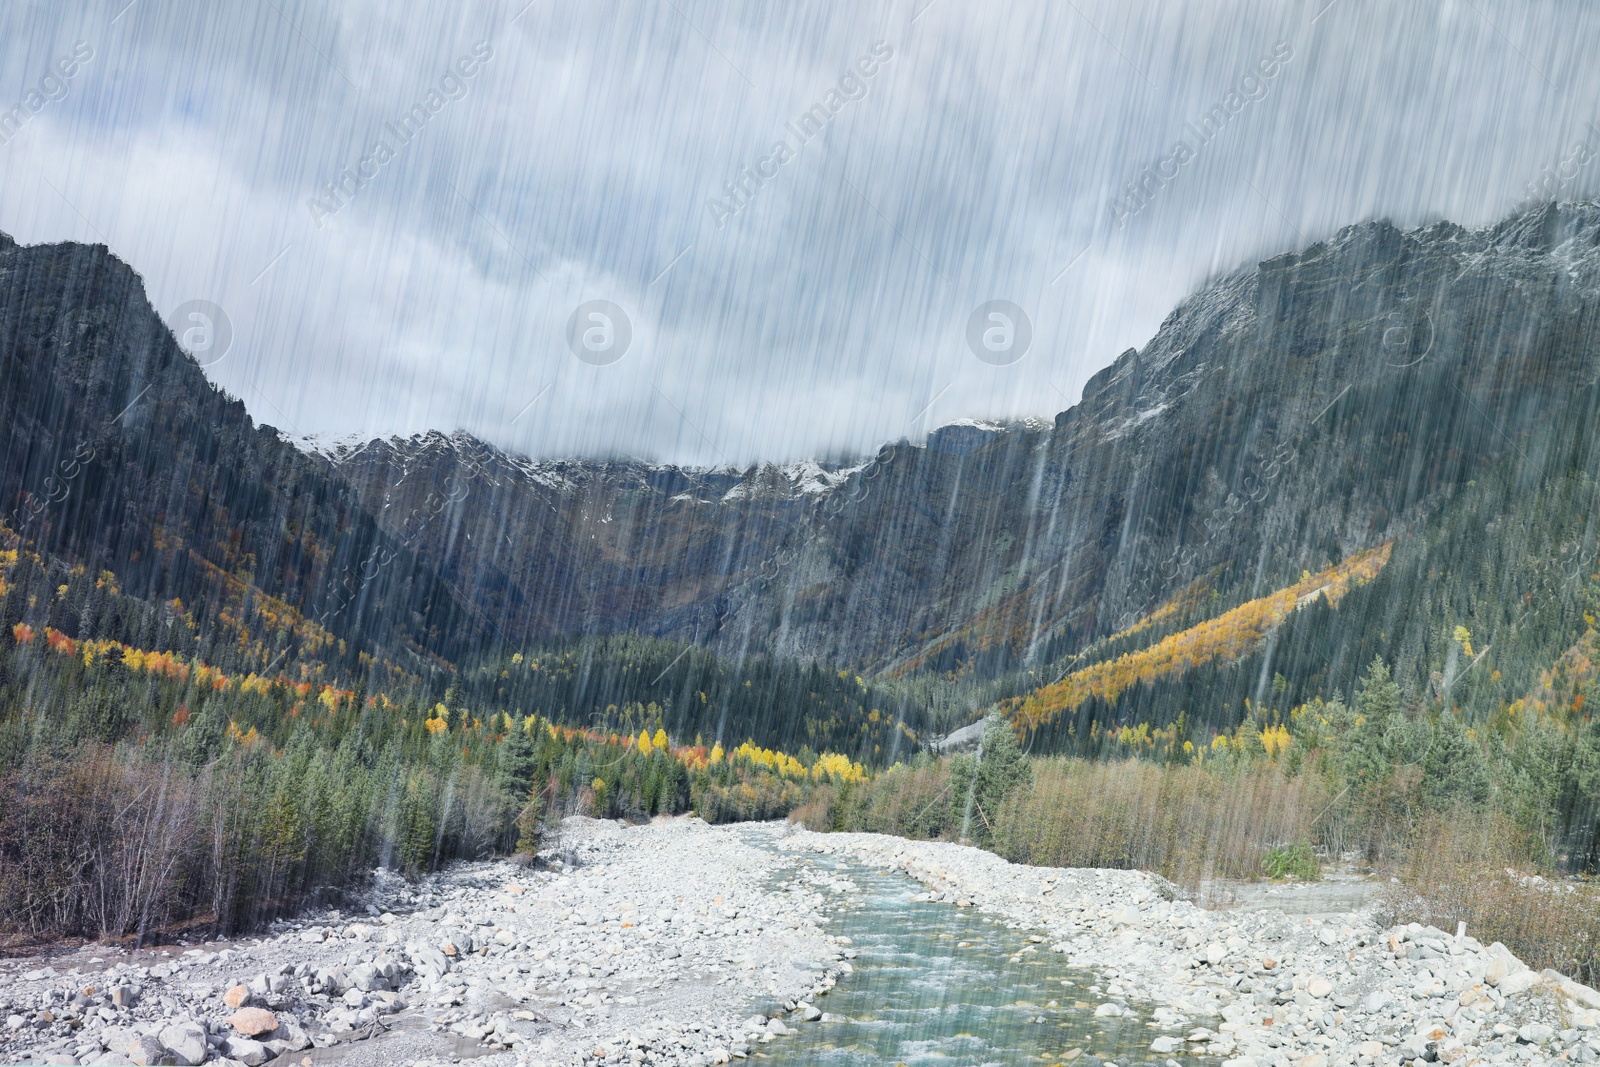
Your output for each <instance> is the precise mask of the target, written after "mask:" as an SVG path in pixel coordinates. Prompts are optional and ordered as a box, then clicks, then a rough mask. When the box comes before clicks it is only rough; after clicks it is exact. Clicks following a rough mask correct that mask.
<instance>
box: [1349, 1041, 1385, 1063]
mask: <svg viewBox="0 0 1600 1067" xmlns="http://www.w3.org/2000/svg"><path fill="white" fill-rule="evenodd" d="M1356 1055H1357V1056H1360V1057H1361V1058H1363V1059H1368V1060H1381V1059H1383V1042H1382V1041H1363V1042H1361V1044H1359V1045H1357V1046H1356Z"/></svg>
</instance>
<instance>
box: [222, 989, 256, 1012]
mask: <svg viewBox="0 0 1600 1067" xmlns="http://www.w3.org/2000/svg"><path fill="white" fill-rule="evenodd" d="M222 1003H224V1004H226V1005H227V1006H228V1007H230V1008H233V1009H235V1010H238V1009H239V1008H242V1007H244V1006H245V1005H247V1004H249V1003H250V987H249V986H247V985H236V986H234V987H233V988H232V989H230V990H228V991H227V992H226V993H224V994H222Z"/></svg>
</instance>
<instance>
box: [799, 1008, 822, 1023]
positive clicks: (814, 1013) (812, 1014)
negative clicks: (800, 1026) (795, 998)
mask: <svg viewBox="0 0 1600 1067" xmlns="http://www.w3.org/2000/svg"><path fill="white" fill-rule="evenodd" d="M820 1018H822V1011H821V1009H819V1008H817V1007H815V1006H813V1005H810V1004H802V1005H800V1019H801V1021H802V1022H808V1023H814V1022H816V1021H817V1020H818V1019H820Z"/></svg>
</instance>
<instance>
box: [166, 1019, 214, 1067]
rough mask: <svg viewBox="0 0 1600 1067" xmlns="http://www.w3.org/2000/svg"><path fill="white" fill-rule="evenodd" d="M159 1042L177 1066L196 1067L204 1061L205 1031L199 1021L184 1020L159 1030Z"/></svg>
mask: <svg viewBox="0 0 1600 1067" xmlns="http://www.w3.org/2000/svg"><path fill="white" fill-rule="evenodd" d="M161 1043H162V1044H163V1045H165V1046H166V1047H167V1050H168V1051H169V1052H171V1053H172V1056H173V1059H175V1060H176V1061H177V1062H178V1064H179V1067H196V1065H197V1064H201V1063H204V1062H205V1061H206V1032H205V1028H204V1027H202V1026H201V1025H200V1024H199V1023H193V1022H184V1023H178V1024H177V1025H176V1026H169V1027H167V1028H166V1029H164V1030H162V1031H161Z"/></svg>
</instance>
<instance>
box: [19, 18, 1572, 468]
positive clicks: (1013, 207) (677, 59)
mask: <svg viewBox="0 0 1600 1067" xmlns="http://www.w3.org/2000/svg"><path fill="white" fill-rule="evenodd" d="M1597 54H1600V9H1597V8H1594V7H1592V6H1591V5H1588V4H1586V3H1581V2H1572V3H1529V2H1527V0H1503V2H1502V0H1428V2H1406V0H1334V2H1333V3H1332V4H1329V3H1328V0H1312V2H1309V3H1298V2H1295V0H1266V2H1260V3H1235V2H1225V0H1194V2H1189V3H1177V2H1174V0H1150V2H1147V3H1141V2H1138V0H1053V2H1034V0H1016V2H1012V3H1007V4H1003V5H993V4H980V3H973V2H972V0H852V2H849V3H845V2H840V0H832V2H828V0H785V2H782V3H745V4H737V3H731V2H725V0H585V2H582V3H579V2H576V0H533V2H532V3H529V2H528V0H509V2H505V3H499V2H482V3H475V2H472V0H435V2H421V0H416V2H409V3H401V2H397V0H370V2H369V0H326V2H316V0H230V2H228V3H215V2H212V0H192V2H190V0H134V2H133V3H131V4H130V3H128V0H109V2H106V3H98V2H94V0H87V2H76V3H63V2H62V0H41V2H38V3H33V2H30V0H12V2H11V3H9V4H7V5H5V6H4V7H3V8H0V112H8V111H11V112H12V119H11V121H10V123H9V125H8V124H7V123H5V122H0V140H3V143H0V230H3V231H5V232H8V233H10V234H12V235H13V236H14V237H16V238H17V239H18V240H20V241H23V242H25V243H34V242H43V241H60V240H76V241H91V242H104V243H105V244H108V245H109V246H110V247H111V248H112V249H113V250H114V251H115V252H116V253H117V254H118V255H119V256H121V257H122V258H123V259H125V260H126V261H127V262H129V263H130V264H132V265H133V267H134V268H135V269H136V270H138V271H139V272H140V273H141V274H142V275H143V277H144V278H145V281H146V284H147V286H148V288H149V292H150V296H151V299H152V300H153V302H154V303H155V305H156V306H157V308H158V309H159V310H160V311H161V313H162V314H163V316H167V317H169V320H170V318H171V317H172V316H174V315H181V314H187V310H188V309H191V308H193V307H200V308H202V309H204V308H206V307H209V306H216V307H219V308H221V309H222V311H223V313H224V314H225V315H226V318H227V322H228V324H229V326H231V332H232V339H231V343H230V344H229V345H228V348H227V350H226V352H217V351H216V350H215V349H214V348H213V349H211V350H209V354H208V355H206V357H205V360H204V361H205V362H206V363H207V364H208V367H207V373H208V374H209V375H210V376H211V377H212V379H213V380H214V381H215V382H217V383H218V384H219V385H221V386H222V387H224V388H225V389H227V390H228V391H229V392H231V393H233V394H235V395H237V396H239V397H240V398H241V399H242V400H243V401H244V402H245V404H246V405H247V406H248V408H249V409H250V411H251V412H252V414H253V415H255V416H256V418H258V419H259V420H261V421H263V422H266V423H270V424H272V425H275V426H277V427H279V428H281V429H283V430H284V431H286V432H288V433H291V434H296V435H313V434H317V435H341V436H342V435H351V434H364V435H373V434H387V433H396V432H399V433H410V432H415V431H418V430H424V429H429V428H438V429H444V430H453V429H456V428H464V429H466V430H469V431H471V432H473V433H475V434H478V435H479V436H481V437H484V438H486V439H488V440H490V441H493V442H495V443H497V444H499V445H502V446H504V447H508V448H511V449H514V450H518V451H522V452H526V453H528V454H531V455H534V456H572V455H631V456H640V457H649V458H655V459H662V460H671V461H678V462H692V463H709V464H723V463H738V464H743V463H746V462H748V461H751V460H754V459H776V460H785V459H793V458H798V457H802V456H811V455H832V456H838V455H843V454H847V453H852V452H859V451H862V450H869V449H872V448H875V447H876V446H877V445H878V444H879V443H881V442H883V441H888V440H897V439H900V438H910V439H912V440H920V439H921V437H922V435H924V434H925V433H926V432H927V431H928V430H929V429H931V428H933V427H935V426H938V425H941V424H943V423H947V422H950V421H952V420H954V419H957V418H962V417H999V416H1023V415H1043V416H1049V415H1051V414H1053V413H1055V412H1057V411H1060V410H1062V409H1064V408H1066V407H1068V406H1070V405H1071V404H1072V403H1073V402H1074V401H1076V400H1077V398H1078V395H1079V393H1080V391H1081V388H1082V385H1083V382H1084V381H1085V380H1086V379H1087V378H1088V377H1089V375H1091V374H1093V373H1094V371H1095V370H1097V369H1099V368H1100V367H1102V366H1104V365H1105V364H1106V363H1108V362H1110V361H1111V360H1112V359H1113V358H1114V357H1115V356H1116V354H1117V353H1118V352H1119V351H1121V350H1122V349H1124V348H1127V347H1129V346H1137V345H1141V344H1143V343H1144V342H1145V341H1146V340H1147V339H1148V338H1149V337H1150V336H1151V334H1152V333H1154V331H1155V330H1156V329H1157V327H1158V326H1159V325H1160V323H1161V320H1162V319H1163V318H1164V317H1165V315H1166V314H1167V313H1168V312H1169V311H1170V310H1171V308H1172V306H1173V305H1174V304H1175V303H1176V302H1177V301H1178V300H1180V299H1181V298H1182V297H1183V296H1185V295H1186V294H1188V293H1189V292H1192V291H1193V290H1194V289H1195V288H1196V287H1197V286H1199V285H1201V284H1203V282H1204V281H1205V279H1206V278H1207V277H1209V276H1212V275H1215V274H1217V273H1219V272H1222V271H1226V270H1230V269H1232V268H1234V267H1236V266H1239V265H1241V264H1248V263H1252V262H1254V261H1256V260H1258V259H1260V258H1263V257H1264V256H1267V255H1270V254H1273V253H1275V252H1279V251H1283V250H1286V249H1289V248H1292V247H1296V246H1299V245H1303V244H1306V243H1308V242H1310V241H1314V240H1316V239H1318V238H1319V237H1322V236H1325V235H1327V234H1329V233H1331V232H1333V231H1334V230H1336V229H1337V228H1338V227H1340V226H1342V225H1345V224H1348V223H1351V222H1357V221H1361V220H1364V219H1370V218H1374V217H1388V218H1391V219H1393V220H1394V221H1396V222H1397V223H1400V224H1405V225H1410V224H1416V223H1419V222H1426V221H1431V220H1433V219H1436V218H1440V217H1444V218H1450V219H1453V220H1455V221H1458V222H1462V223H1465V224H1469V225H1471V224H1483V223H1487V222H1491V221H1493V220H1495V219H1497V218H1500V217H1501V216H1503V215H1504V214H1506V213H1507V212H1509V211H1511V210H1513V209H1514V208H1515V207H1516V205H1517V204H1518V203H1519V202H1521V201H1523V200H1524V199H1525V198H1526V197H1527V196H1528V195H1529V189H1530V183H1535V182H1537V181H1538V180H1540V177H1541V174H1546V175H1547V176H1548V178H1547V180H1548V181H1549V182H1550V186H1549V188H1550V190H1551V191H1553V192H1555V193H1557V194H1558V195H1561V196H1567V197H1570V196H1575V195H1593V194H1594V193H1595V191H1596V189H1597V188H1600V186H1597V174H1600V165H1591V164H1590V163H1588V162H1587V161H1588V160H1589V159H1590V154H1589V152H1588V151H1587V149H1585V150H1583V151H1580V152H1578V153H1576V154H1575V153H1574V150H1573V146H1574V145H1577V144H1578V143H1579V142H1584V141H1585V139H1587V145H1589V146H1593V147H1594V148H1595V149H1596V150H1597V151H1600V127H1597V128H1596V131H1593V132H1592V131H1590V130H1589V129H1588V123H1589V122H1590V121H1591V120H1600V64H1596V63H1595V62H1594V56H1595V55H1597ZM64 72H69V73H64ZM13 108H20V110H19V111H12V109H13ZM807 115H809V116H810V118H809V119H804V118H803V117H804V116H807ZM19 116H20V118H19ZM1207 116H1211V118H1210V119H1208V118H1207ZM1180 140H1181V141H1183V143H1184V145H1185V148H1184V150H1182V151H1179V150H1178V148H1177V146H1178V143H1179V142H1180ZM1580 160H1583V161H1585V162H1580ZM1564 161H1565V167H1564V168H1563V162H1564ZM1147 168H1149V169H1148V170H1147ZM1558 169H1560V170H1561V174H1562V175H1563V177H1561V178H1560V179H1557V178H1555V177H1554V175H1555V174H1556V172H1557V170H1558ZM340 183H342V184H343V188H342V189H340V188H338V186H339V185H340ZM1130 183H1135V184H1138V183H1142V185H1143V188H1144V190H1145V193H1144V194H1143V195H1141V197H1139V198H1134V199H1130V198H1129V196H1128V189H1129V185H1130ZM741 186H742V188H741ZM195 301H200V302H203V303H201V304H198V305H197V304H194V303H192V302H195ZM595 301H604V302H607V303H604V304H595V303H593V302H595ZM992 301H1008V302H1009V304H1010V305H1014V306H1015V307H1017V308H1020V309H1021V311H1022V313H1023V314H1025V315H1026V316H1027V322H1026V323H1025V324H1017V328H1016V330H1015V331H1014V332H1012V333H1011V334H1009V335H1007V334H1006V332H1005V331H1006V328H1007V322H1006V320H1005V319H1004V318H1001V319H990V318H989V317H988V315H989V313H990V311H992V310H994V308H996V307H997V308H999V311H1000V313H1002V314H1012V315H1013V319H1014V313H1010V312H1008V310H1007V306H1006V305H992V306H990V302H992ZM591 313H594V314H600V315H602V316H608V317H602V318H599V319H595V318H590V317H589V316H590V315H591ZM619 313H620V316H619ZM975 313H976V317H977V326H976V328H973V323H974V316H975ZM575 315H576V316H577V318H578V323H577V328H576V329H572V328H571V327H572V324H573V322H574V318H575ZM622 317H625V318H622ZM195 322H199V327H198V328H199V329H201V330H202V332H200V333H191V335H190V336H191V338H193V339H195V340H196V342H197V344H198V345H199V346H201V351H203V352H204V351H206V350H205V349H204V345H205V344H206V335H205V334H204V332H203V328H204V325H205V323H204V322H203V321H200V320H189V319H184V320H183V323H182V324H180V325H185V326H186V328H188V327H187V324H192V323H195ZM986 330H988V331H990V333H989V334H988V335H987V339H988V341H989V348H988V349H985V348H984V340H985V337H986V335H985V331H986ZM996 330H998V331H1000V332H998V333H996V332H993V331H996ZM1029 334H1031V338H1030V339H1029V343H1028V346H1027V349H1026V351H1019V345H1018V340H1019V339H1020V338H1023V337H1026V336H1027V335H1029ZM586 339H587V342H588V344H587V347H586V346H585V341H586ZM624 340H626V349H625V350H622V347H621V342H622V341H624ZM974 340H976V343H977V348H976V349H975V348H974ZM1008 341H1009V347H1007V345H1008ZM580 353H581V355H580ZM980 355H983V356H985V357H986V358H979V357H980Z"/></svg>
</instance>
